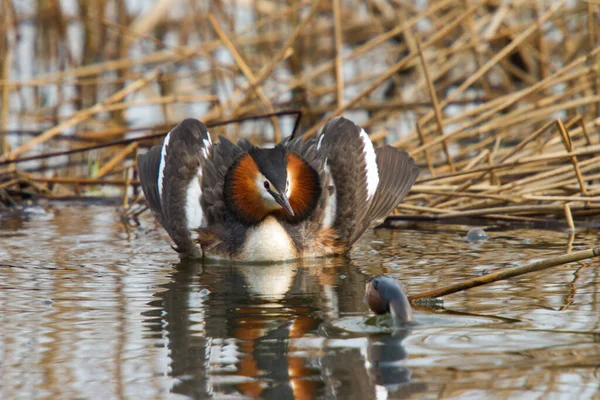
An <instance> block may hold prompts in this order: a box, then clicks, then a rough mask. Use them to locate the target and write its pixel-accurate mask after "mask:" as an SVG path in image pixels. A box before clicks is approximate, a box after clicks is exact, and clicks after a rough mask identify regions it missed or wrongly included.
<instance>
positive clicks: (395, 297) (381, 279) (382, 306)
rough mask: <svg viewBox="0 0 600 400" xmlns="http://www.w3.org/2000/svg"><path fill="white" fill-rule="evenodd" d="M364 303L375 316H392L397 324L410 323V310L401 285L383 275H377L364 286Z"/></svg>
mask: <svg viewBox="0 0 600 400" xmlns="http://www.w3.org/2000/svg"><path fill="white" fill-rule="evenodd" d="M364 300H365V303H367V305H368V306H369V308H370V309H371V311H373V312H374V313H375V314H387V313H390V314H392V318H393V319H394V321H395V322H397V323H399V324H405V323H409V322H412V320H413V315H412V308H411V307H410V302H409V301H408V297H406V293H405V292H404V287H403V286H402V284H401V283H400V282H399V281H398V280H396V279H394V278H392V277H390V276H385V275H378V276H375V277H373V278H371V279H370V280H369V282H367V284H366V286H365V298H364Z"/></svg>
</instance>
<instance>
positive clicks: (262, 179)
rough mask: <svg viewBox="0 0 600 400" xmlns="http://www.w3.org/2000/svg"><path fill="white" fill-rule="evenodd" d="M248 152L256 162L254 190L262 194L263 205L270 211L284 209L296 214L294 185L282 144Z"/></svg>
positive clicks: (291, 214)
mask: <svg viewBox="0 0 600 400" xmlns="http://www.w3.org/2000/svg"><path fill="white" fill-rule="evenodd" d="M248 154H249V155H250V157H252V159H253V160H254V163H255V164H256V167H257V169H256V171H254V174H255V178H254V190H256V192H257V193H258V194H259V195H260V198H261V200H262V202H263V206H264V208H265V209H266V210H268V211H275V210H278V209H283V210H284V211H285V212H286V213H287V214H288V215H289V216H292V217H293V216H294V210H293V209H292V206H291V205H290V201H289V198H290V195H291V192H292V185H291V182H290V176H289V175H288V171H287V167H288V157H287V154H286V151H285V149H284V148H283V147H281V146H276V147H274V148H272V149H260V148H258V147H254V148H252V149H251V150H250V151H249V152H248Z"/></svg>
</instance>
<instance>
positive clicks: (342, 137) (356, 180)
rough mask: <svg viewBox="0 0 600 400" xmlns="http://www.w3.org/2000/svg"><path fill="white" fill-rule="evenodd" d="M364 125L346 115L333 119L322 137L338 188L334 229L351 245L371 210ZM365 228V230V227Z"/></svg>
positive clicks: (324, 128) (320, 138)
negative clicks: (361, 126)
mask: <svg viewBox="0 0 600 400" xmlns="http://www.w3.org/2000/svg"><path fill="white" fill-rule="evenodd" d="M360 133H361V128H360V127H359V126H357V125H356V124H355V123H353V122H352V121H350V120H348V119H346V118H342V117H339V118H334V119H332V120H331V121H329V122H328V123H327V124H326V125H325V126H324V127H323V130H322V131H321V135H320V136H319V142H320V148H319V150H318V151H319V153H320V154H321V155H322V156H323V157H325V158H326V159H327V165H328V166H329V168H330V170H331V175H332V177H333V183H334V184H335V190H336V193H337V195H336V199H337V206H336V217H335V222H334V225H333V228H334V229H335V230H336V232H337V233H338V236H339V238H340V240H341V241H343V242H344V243H345V245H346V246H347V247H348V248H349V247H350V246H351V245H352V243H353V242H354V241H355V240H356V238H357V237H358V236H360V234H362V232H360V233H359V234H357V232H358V231H359V230H361V229H362V228H361V227H362V223H361V222H362V221H363V220H364V219H365V216H366V214H367V211H368V209H369V202H368V197H367V174H366V168H367V166H366V161H365V157H364V153H363V151H364V143H363V140H362V138H361V137H360ZM362 231H364V229H363V230H362Z"/></svg>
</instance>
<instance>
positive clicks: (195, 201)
mask: <svg viewBox="0 0 600 400" xmlns="http://www.w3.org/2000/svg"><path fill="white" fill-rule="evenodd" d="M201 178H202V169H201V168H198V175H197V176H196V177H194V179H192V180H191V181H190V183H189V184H188V187H187V190H186V194H185V220H186V222H187V224H186V225H187V228H188V230H190V231H191V230H194V229H198V228H200V227H203V226H204V225H206V222H205V221H204V213H203V212H202V206H201V205H200V197H201V196H202V189H201V188H200V179H201Z"/></svg>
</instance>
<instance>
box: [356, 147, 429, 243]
mask: <svg viewBox="0 0 600 400" xmlns="http://www.w3.org/2000/svg"><path fill="white" fill-rule="evenodd" d="M375 154H376V155H377V168H378V170H379V185H378V186H377V191H376V192H375V195H374V196H373V199H372V200H371V205H370V206H369V211H368V212H367V214H366V218H365V219H364V220H363V221H362V223H361V224H360V227H357V230H356V231H355V232H354V237H353V238H352V240H357V239H358V238H359V237H360V235H362V233H363V232H364V231H365V230H366V229H368V228H369V227H372V226H375V225H379V224H381V223H382V222H383V221H384V220H385V218H387V216H388V215H390V213H391V212H392V211H393V210H394V208H395V207H396V206H397V205H398V204H399V203H400V202H401V201H402V199H403V198H404V197H405V196H406V195H407V194H408V192H409V190H410V188H411V187H412V185H413V184H414V183H415V180H416V179H417V176H418V175H419V168H418V167H416V166H415V161H414V160H413V159H412V158H411V157H410V156H409V155H408V153H406V152H405V151H403V150H400V149H397V148H395V147H391V146H387V145H386V146H383V147H378V148H376V149H375Z"/></svg>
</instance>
